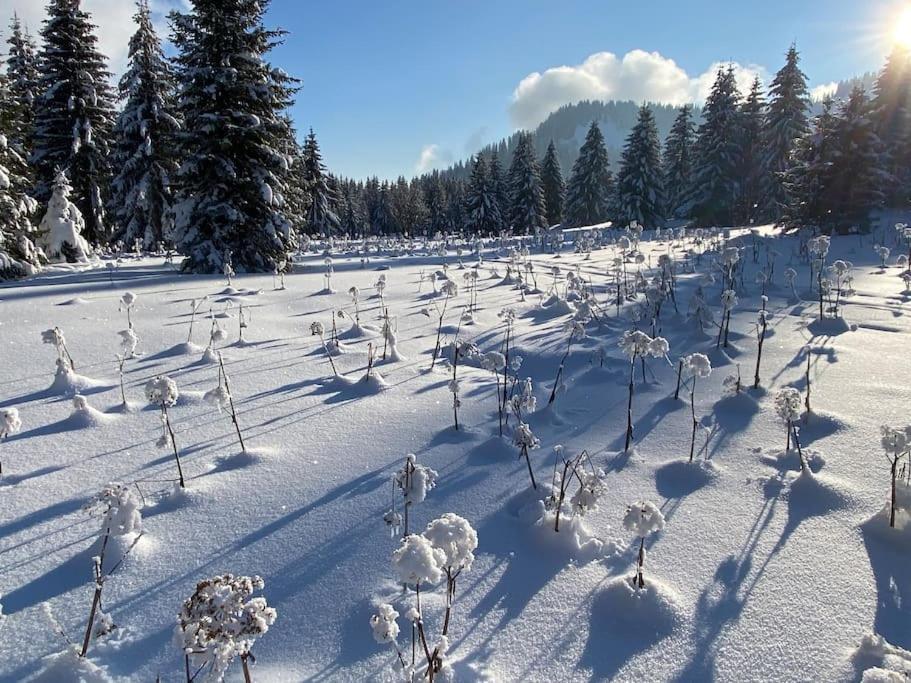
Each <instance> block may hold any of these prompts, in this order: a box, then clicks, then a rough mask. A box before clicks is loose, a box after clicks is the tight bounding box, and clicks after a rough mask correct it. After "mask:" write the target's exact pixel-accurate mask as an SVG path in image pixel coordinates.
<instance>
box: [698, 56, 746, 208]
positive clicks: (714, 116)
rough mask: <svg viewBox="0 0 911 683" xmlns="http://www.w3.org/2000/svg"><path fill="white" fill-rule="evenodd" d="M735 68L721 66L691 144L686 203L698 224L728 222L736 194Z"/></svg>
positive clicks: (736, 118)
mask: <svg viewBox="0 0 911 683" xmlns="http://www.w3.org/2000/svg"><path fill="white" fill-rule="evenodd" d="M739 99H740V93H739V92H738V90H737V82H736V80H735V78H734V68H733V67H728V68H727V69H724V68H720V69H718V73H717V74H716V76H715V83H714V84H713V85H712V90H711V92H710V93H709V96H708V98H707V99H706V101H705V108H704V109H703V110H702V117H703V121H702V124H701V125H700V126H699V130H698V133H697V136H696V142H695V144H694V146H693V151H694V163H693V173H692V182H691V184H690V189H689V193H688V199H687V203H688V205H689V207H690V208H689V213H690V215H691V216H692V217H693V218H694V219H695V220H696V221H697V222H698V223H700V224H703V225H706V224H716V225H730V224H731V222H732V220H733V213H734V203H735V201H736V196H737V157H738V154H737V150H738V145H737V138H738V132H739V131H738V127H737V124H738V119H739V116H738V110H737V106H738V101H739Z"/></svg>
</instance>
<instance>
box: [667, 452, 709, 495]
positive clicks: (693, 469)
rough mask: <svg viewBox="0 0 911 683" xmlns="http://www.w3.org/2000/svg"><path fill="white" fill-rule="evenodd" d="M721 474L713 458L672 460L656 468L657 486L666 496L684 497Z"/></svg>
mask: <svg viewBox="0 0 911 683" xmlns="http://www.w3.org/2000/svg"><path fill="white" fill-rule="evenodd" d="M720 474H721V470H720V469H719V467H718V466H717V465H715V464H714V463H713V462H712V461H711V460H695V461H693V462H689V461H688V460H672V461H671V462H668V463H665V464H664V465H661V466H660V467H658V469H656V470H655V488H656V489H657V490H658V493H659V494H661V495H662V496H664V497H665V498H682V497H683V496H686V495H689V494H690V493H693V492H695V491H698V490H699V489H701V488H702V487H703V486H707V485H708V484H710V483H712V482H713V481H715V480H716V479H717V478H718V477H719V475H720Z"/></svg>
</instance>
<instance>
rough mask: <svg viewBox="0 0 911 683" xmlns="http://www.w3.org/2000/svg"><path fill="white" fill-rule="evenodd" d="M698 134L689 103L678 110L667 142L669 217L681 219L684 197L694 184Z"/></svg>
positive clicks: (666, 191)
mask: <svg viewBox="0 0 911 683" xmlns="http://www.w3.org/2000/svg"><path fill="white" fill-rule="evenodd" d="M695 135H696V127H695V125H694V124H693V108H692V106H690V105H688V104H686V105H684V106H682V107H680V109H679V110H678V112H677V118H676V119H674V125H673V126H671V130H670V132H669V133H668V135H667V140H666V141H665V143H664V156H663V158H662V167H663V172H664V193H665V196H664V199H665V213H666V214H667V216H668V217H669V218H681V217H683V211H685V198H686V195H687V193H688V192H689V189H690V184H691V183H692V173H693V143H694V138H695Z"/></svg>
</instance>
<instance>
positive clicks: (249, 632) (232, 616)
mask: <svg viewBox="0 0 911 683" xmlns="http://www.w3.org/2000/svg"><path fill="white" fill-rule="evenodd" d="M264 585H265V584H264V582H263V580H262V579H261V578H260V577H258V576H253V577H250V576H237V577H235V576H234V575H232V574H225V575H223V576H215V577H213V578H211V579H207V580H205V581H200V582H199V583H197V584H196V590H195V591H194V593H193V595H191V596H190V597H189V598H188V599H187V600H186V601H185V602H184V603H183V606H182V608H181V610H180V614H179V615H178V617H177V632H176V638H177V641H178V643H179V644H180V646H181V648H182V649H183V652H184V655H185V656H186V657H187V658H188V665H189V661H190V659H192V660H194V661H201V662H202V664H201V666H202V667H205V669H206V673H205V676H204V679H203V680H205V681H210V682H212V683H214V682H215V681H221V680H222V678H223V677H224V675H225V673H226V672H227V670H228V667H229V666H230V665H231V662H232V661H233V660H234V658H235V657H237V656H239V657H240V661H241V665H242V667H243V671H244V677H245V679H246V680H248V681H249V680H251V679H250V670H249V660H252V659H253V657H252V654H251V651H252V649H253V645H254V644H255V643H256V640H257V639H258V638H260V637H261V636H263V635H264V634H265V633H266V632H267V631H268V630H269V627H270V626H272V625H273V624H274V623H275V619H276V616H277V614H276V611H275V608H273V607H269V606H268V605H267V603H266V599H265V598H263V597H253V593H254V592H255V591H260V590H262V589H263V587H264ZM187 670H189V666H188V669H187Z"/></svg>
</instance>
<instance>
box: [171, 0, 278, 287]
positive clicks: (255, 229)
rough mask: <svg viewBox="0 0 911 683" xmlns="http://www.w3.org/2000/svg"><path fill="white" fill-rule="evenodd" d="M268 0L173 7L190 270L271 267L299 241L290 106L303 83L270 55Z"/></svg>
mask: <svg viewBox="0 0 911 683" xmlns="http://www.w3.org/2000/svg"><path fill="white" fill-rule="evenodd" d="M268 5H269V3H268V2H267V1H265V0H191V8H190V10H189V11H187V12H181V13H178V12H175V13H172V15H171V23H172V26H173V38H174V45H175V47H176V48H177V50H178V55H177V59H176V63H177V73H178V78H179V82H180V88H179V102H180V114H181V117H182V119H183V121H184V129H183V130H182V131H181V133H180V134H179V136H178V143H179V152H180V154H181V157H182V159H183V162H182V164H181V167H180V170H179V172H178V174H177V176H176V178H175V185H176V188H175V223H174V235H175V242H176V244H177V247H178V249H179V250H180V251H181V252H182V253H183V254H184V255H185V257H186V258H185V260H184V263H183V269H184V270H186V271H192V272H207V273H215V272H221V271H222V269H223V268H224V265H225V262H226V260H227V259H228V256H229V254H230V259H231V262H232V263H233V267H234V269H235V270H236V271H237V272H267V273H272V272H275V270H276V269H277V268H278V267H279V266H280V264H282V263H285V262H286V261H287V258H288V253H289V251H290V249H291V248H292V245H293V234H292V229H291V224H290V222H289V220H288V217H287V215H286V213H285V207H284V200H283V198H284V193H285V190H286V187H287V185H288V180H289V164H288V160H287V157H286V156H285V154H284V152H285V151H286V148H287V136H288V127H287V125H286V120H285V118H284V112H285V111H286V110H287V109H288V107H289V106H290V104H291V98H292V96H293V93H294V82H293V80H292V79H291V78H290V77H289V76H287V75H286V74H285V73H284V72H282V71H280V70H279V69H275V68H273V67H272V66H271V65H270V64H269V63H268V62H267V61H266V55H267V54H268V53H269V51H270V50H271V49H272V48H273V47H275V46H276V45H277V44H278V43H279V42H280V41H281V39H282V36H283V35H284V34H283V32H281V31H275V30H269V29H266V28H265V27H264V26H263V16H264V14H265V12H266V10H267V8H268Z"/></svg>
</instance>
